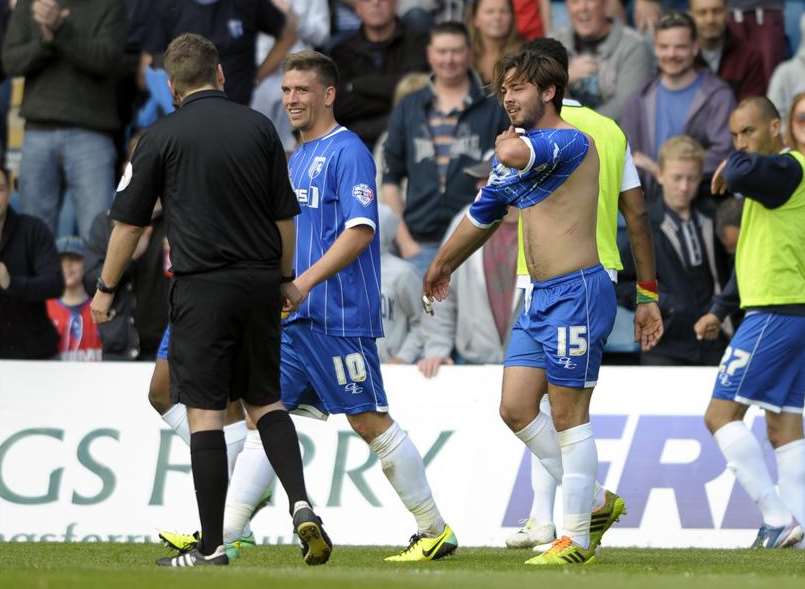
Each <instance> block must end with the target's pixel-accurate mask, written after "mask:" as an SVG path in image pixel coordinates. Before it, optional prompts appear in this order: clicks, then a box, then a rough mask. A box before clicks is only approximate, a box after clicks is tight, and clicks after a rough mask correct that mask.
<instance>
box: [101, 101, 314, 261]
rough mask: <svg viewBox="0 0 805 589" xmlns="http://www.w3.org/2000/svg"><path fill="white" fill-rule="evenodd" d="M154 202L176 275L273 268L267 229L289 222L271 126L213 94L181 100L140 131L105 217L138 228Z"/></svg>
mask: <svg viewBox="0 0 805 589" xmlns="http://www.w3.org/2000/svg"><path fill="white" fill-rule="evenodd" d="M158 197H162V200H163V205H164V208H165V215H166V219H167V226H168V241H169V242H170V244H171V262H172V263H173V271H174V273H176V274H177V275H182V274H195V273H199V272H208V271H210V270H216V269H223V268H227V267H238V266H243V267H248V266H263V267H268V268H278V267H279V261H280V258H281V256H282V242H281V239H280V235H279V230H278V229H277V226H276V224H275V221H278V220H281V219H289V218H291V217H293V216H295V215H297V214H299V205H298V204H297V201H296V197H295V195H294V192H293V190H292V189H291V184H290V181H289V179H288V168H287V163H286V159H285V152H284V151H283V149H282V144H281V143H280V140H279V138H278V137H277V133H276V131H275V130H274V126H273V125H272V124H271V122H270V121H269V120H268V119H267V118H266V117H264V116H263V115H261V114H260V113H258V112H256V111H254V110H252V109H250V108H248V107H246V106H242V105H239V104H237V103H235V102H232V101H231V100H229V99H228V98H227V97H226V95H225V94H224V93H223V92H219V91H217V90H204V91H201V92H196V93H194V94H191V95H190V96H188V97H187V98H186V99H185V100H184V101H183V102H182V106H181V108H179V109H178V110H177V111H176V112H174V113H173V114H171V115H169V116H167V117H165V118H163V119H161V120H160V121H158V122H157V123H156V124H155V125H154V126H153V127H150V128H149V129H148V130H147V131H146V132H145V134H144V135H143V136H142V138H141V139H140V142H139V144H138V145H137V149H136V150H135V152H134V157H133V158H132V162H131V164H129V166H127V168H126V171H125V173H124V175H123V178H122V179H121V181H120V186H118V193H117V196H116V197H115V201H114V203H113V205H112V210H111V212H110V216H111V217H112V219H114V220H116V221H121V222H123V223H127V224H129V225H137V226H140V227H144V226H146V225H148V224H149V223H150V222H151V212H152V211H153V208H154V204H155V203H156V200H157V198H158Z"/></svg>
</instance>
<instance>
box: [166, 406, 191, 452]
mask: <svg viewBox="0 0 805 589" xmlns="http://www.w3.org/2000/svg"><path fill="white" fill-rule="evenodd" d="M161 417H162V420H163V421H164V422H165V423H167V424H168V425H169V426H170V427H171V429H172V430H173V431H175V432H176V433H177V434H178V436H179V437H180V438H182V440H184V443H185V444H187V447H188V448H189V447H190V424H189V423H187V408H186V407H185V406H184V405H183V404H182V403H176V405H174V406H173V407H171V408H170V409H168V410H167V411H165V413H163V414H162V415H161Z"/></svg>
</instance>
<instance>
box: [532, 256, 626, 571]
mask: <svg viewBox="0 0 805 589" xmlns="http://www.w3.org/2000/svg"><path fill="white" fill-rule="evenodd" d="M535 286H536V285H535ZM534 297H535V304H536V305H538V308H539V310H540V314H539V315H536V316H537V317H539V318H540V321H537V322H535V324H534V325H533V326H532V329H531V330H530V331H531V333H532V334H533V336H534V338H535V339H536V340H538V341H539V343H540V345H541V346H542V350H543V354H544V363H545V367H546V368H545V375H546V378H547V380H548V394H549V396H550V404H551V412H552V417H553V419H552V421H553V426H554V427H555V430H556V432H557V437H558V446H559V452H560V456H561V464H562V477H561V481H562V482H561V484H562V510H563V513H564V517H563V527H564V530H563V532H562V533H561V537H560V539H559V540H557V541H556V542H555V543H554V545H553V547H552V548H551V549H550V550H548V551H547V552H545V553H543V554H541V555H540V556H538V557H535V558H533V559H531V560H530V561H528V562H529V564H536V565H563V564H573V563H577V564H580V563H584V562H591V561H592V560H593V559H594V557H595V549H596V548H597V547H598V545H599V544H600V541H601V537H602V536H603V533H604V532H606V531H607V530H608V529H609V527H611V526H612V525H613V524H614V523H615V521H617V519H618V518H619V517H620V515H621V514H622V513H623V511H624V509H625V508H624V504H623V500H622V499H620V498H619V497H617V495H614V494H612V493H604V492H603V491H602V489H601V488H600V485H598V483H597V481H596V475H597V471H598V453H597V450H596V446H595V440H594V439H593V430H592V425H591V423H590V400H591V398H592V391H593V388H594V387H595V385H596V382H597V380H598V372H599V369H600V365H601V359H602V357H603V350H604V344H605V343H606V338H607V336H608V335H609V332H610V331H611V329H612V325H613V323H614V319H615V308H616V306H615V293H614V288H613V286H612V282H611V281H610V280H609V277H608V275H607V274H606V272H605V271H604V270H603V268H601V267H600V266H597V267H595V268H590V269H585V270H582V271H578V272H574V273H571V274H567V275H564V276H559V277H556V278H554V279H552V280H549V281H546V282H544V283H542V284H541V285H539V288H535V292H534ZM596 495H598V496H599V501H598V502H599V503H600V502H601V499H602V498H603V505H602V506H601V507H599V508H598V509H597V510H596V516H595V526H592V520H593V510H594V508H595V507H597V506H596V503H597V501H596ZM593 533H594V534H593Z"/></svg>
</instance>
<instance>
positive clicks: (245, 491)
mask: <svg viewBox="0 0 805 589" xmlns="http://www.w3.org/2000/svg"><path fill="white" fill-rule="evenodd" d="M274 476H275V475H274V469H273V468H271V463H269V461H268V457H267V456H266V451H265V450H264V449H263V441H262V440H261V439H260V432H259V431H257V430H248V433H247V434H246V439H245V442H244V444H243V450H242V451H241V453H240V455H239V456H238V460H237V462H236V463H235V471H234V472H233V473H232V476H231V477H230V480H229V489H228V491H227V494H226V507H225V509H224V542H227V543H228V542H233V541H235V540H237V539H238V538H240V537H241V536H248V535H249V532H250V530H249V529H248V524H249V519H250V518H251V517H252V514H253V513H254V508H255V506H257V504H258V503H259V502H260V499H262V497H263V494H264V493H265V492H266V490H267V489H268V487H269V485H270V484H271V481H272V480H273V478H274Z"/></svg>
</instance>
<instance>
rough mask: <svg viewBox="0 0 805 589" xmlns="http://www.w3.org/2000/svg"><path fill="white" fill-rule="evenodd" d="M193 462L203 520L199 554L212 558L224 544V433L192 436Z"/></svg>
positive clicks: (214, 431)
mask: <svg viewBox="0 0 805 589" xmlns="http://www.w3.org/2000/svg"><path fill="white" fill-rule="evenodd" d="M190 462H191V464H192V465H193V484H194V485H195V487H196V501H197V502H198V515H199V519H201V542H200V543H199V551H200V552H201V553H202V554H204V555H209V554H212V553H213V552H215V550H216V548H218V547H219V546H220V545H221V544H223V543H224V505H225V503H226V488H227V485H228V484H229V471H228V470H227V459H226V440H224V432H223V430H207V431H201V432H195V433H194V434H191V435H190Z"/></svg>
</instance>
